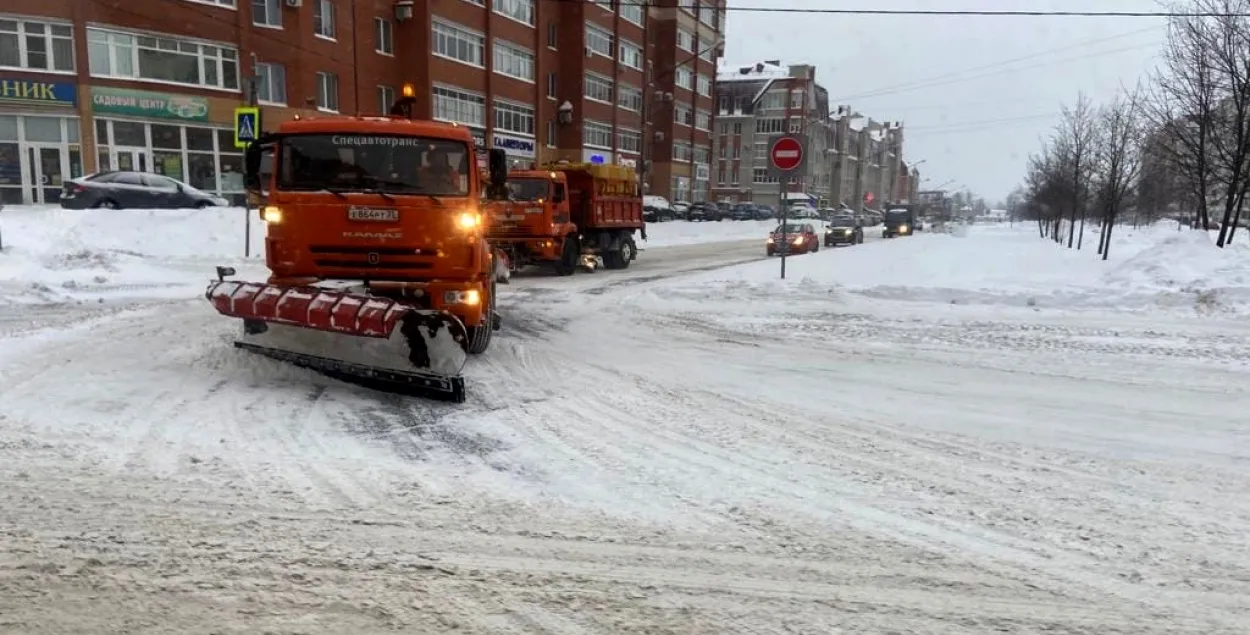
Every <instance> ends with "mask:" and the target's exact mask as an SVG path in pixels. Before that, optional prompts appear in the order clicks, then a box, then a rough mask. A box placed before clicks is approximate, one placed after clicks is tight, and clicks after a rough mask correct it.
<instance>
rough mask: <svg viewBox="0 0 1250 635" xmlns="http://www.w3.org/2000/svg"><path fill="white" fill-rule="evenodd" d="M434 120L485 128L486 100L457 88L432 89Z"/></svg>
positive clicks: (441, 87)
mask: <svg viewBox="0 0 1250 635" xmlns="http://www.w3.org/2000/svg"><path fill="white" fill-rule="evenodd" d="M434 118H435V119H438V120H441V121H454V122H456V123H462V124H465V125H467V126H476V127H478V128H485V127H486V98H485V97H482V96H481V95H477V94H474V93H470V92H466V91H464V90H461V89H458V88H447V87H443V86H435V87H434Z"/></svg>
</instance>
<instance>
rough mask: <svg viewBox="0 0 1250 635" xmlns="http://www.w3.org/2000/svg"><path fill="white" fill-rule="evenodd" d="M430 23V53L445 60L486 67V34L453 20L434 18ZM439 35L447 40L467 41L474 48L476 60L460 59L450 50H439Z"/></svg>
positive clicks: (474, 66)
mask: <svg viewBox="0 0 1250 635" xmlns="http://www.w3.org/2000/svg"><path fill="white" fill-rule="evenodd" d="M431 23H432V24H431V26H430V38H431V42H430V44H431V46H430V53H431V54H432V55H436V56H438V57H441V58H443V59H445V60H451V61H453V62H457V63H459V64H464V65H465V66H472V67H473V68H486V36H484V35H482V34H481V33H478V32H477V31H474V30H473V29H470V28H468V27H465V26H462V25H460V24H456V23H455V22H449V21H446V20H440V19H434V20H431ZM440 29H441V32H440ZM440 36H441V37H443V38H446V39H447V40H463V41H465V42H468V43H469V46H470V48H471V49H475V50H476V53H477V55H476V57H477V60H463V59H460V58H458V57H456V56H455V55H454V51H452V52H451V53H442V52H439V50H438V43H439V37H440Z"/></svg>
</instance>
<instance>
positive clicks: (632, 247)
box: [621, 234, 638, 269]
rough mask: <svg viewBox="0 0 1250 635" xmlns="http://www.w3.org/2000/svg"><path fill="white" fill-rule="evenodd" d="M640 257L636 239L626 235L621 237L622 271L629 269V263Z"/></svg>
mask: <svg viewBox="0 0 1250 635" xmlns="http://www.w3.org/2000/svg"><path fill="white" fill-rule="evenodd" d="M637 257H638V245H636V244H634V237H633V236H630V235H628V234H626V235H625V236H623V237H621V269H629V263H631V262H633V261H634V259H635V258H637Z"/></svg>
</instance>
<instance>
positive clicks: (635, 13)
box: [617, 1, 642, 26]
mask: <svg viewBox="0 0 1250 635" xmlns="http://www.w3.org/2000/svg"><path fill="white" fill-rule="evenodd" d="M617 13H618V14H619V15H620V16H621V18H623V19H624V20H625V21H627V22H633V23H634V24H637V25H638V26H642V3H641V2H634V1H630V2H622V3H621V6H620V8H619V9H618V10H617Z"/></svg>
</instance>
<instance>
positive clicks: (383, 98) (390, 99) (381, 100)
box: [377, 84, 395, 115]
mask: <svg viewBox="0 0 1250 635" xmlns="http://www.w3.org/2000/svg"><path fill="white" fill-rule="evenodd" d="M377 94H378V114H382V115H386V114H389V113H390V112H391V104H394V103H395V87H394V86H385V85H382V84H378V90H377Z"/></svg>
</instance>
